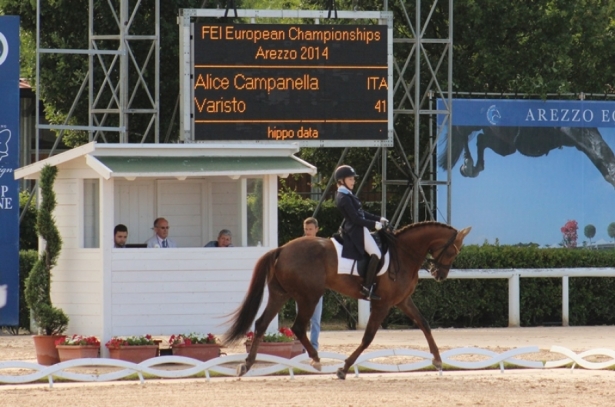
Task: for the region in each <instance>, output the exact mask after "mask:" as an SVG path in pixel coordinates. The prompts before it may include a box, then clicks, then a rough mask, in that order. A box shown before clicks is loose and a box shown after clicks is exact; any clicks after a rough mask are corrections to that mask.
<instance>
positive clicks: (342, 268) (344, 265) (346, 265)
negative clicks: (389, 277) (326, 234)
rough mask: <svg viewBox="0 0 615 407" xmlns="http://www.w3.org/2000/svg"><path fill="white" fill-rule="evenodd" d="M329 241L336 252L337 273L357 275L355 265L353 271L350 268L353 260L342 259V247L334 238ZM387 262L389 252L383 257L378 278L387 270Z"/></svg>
mask: <svg viewBox="0 0 615 407" xmlns="http://www.w3.org/2000/svg"><path fill="white" fill-rule="evenodd" d="M331 241H332V242H333V246H335V250H336V251H337V273H338V274H355V275H357V274H358V272H357V266H356V264H355V266H354V270H353V268H352V265H353V264H354V262H355V260H352V259H347V258H345V257H342V245H341V244H340V243H339V242H338V241H337V240H335V239H334V238H331ZM389 260H390V258H389V252H387V253H386V254H385V255H384V262H383V263H382V268H381V269H380V270H378V274H377V275H378V276H381V275H383V274H384V273H386V271H387V270H388V269H389Z"/></svg>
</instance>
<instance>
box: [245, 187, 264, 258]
mask: <svg viewBox="0 0 615 407" xmlns="http://www.w3.org/2000/svg"><path fill="white" fill-rule="evenodd" d="M247 202H248V228H249V229H248V231H249V232H248V246H256V245H257V244H258V242H262V241H263V180H262V179H252V180H248V196H247Z"/></svg>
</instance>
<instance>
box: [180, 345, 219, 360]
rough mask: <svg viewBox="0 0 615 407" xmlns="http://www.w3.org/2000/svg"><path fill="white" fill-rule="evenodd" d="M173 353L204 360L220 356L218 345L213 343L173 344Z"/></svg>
mask: <svg viewBox="0 0 615 407" xmlns="http://www.w3.org/2000/svg"><path fill="white" fill-rule="evenodd" d="M172 349H173V355H175V356H185V357H188V358H192V359H196V360H200V361H202V362H205V361H207V360H209V359H214V358H217V357H218V356H220V345H218V344H215V343H197V344H193V345H173V347H172Z"/></svg>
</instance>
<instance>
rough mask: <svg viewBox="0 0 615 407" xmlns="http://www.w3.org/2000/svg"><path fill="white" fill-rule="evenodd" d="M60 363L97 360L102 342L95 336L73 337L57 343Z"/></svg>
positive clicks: (62, 339) (67, 337)
mask: <svg viewBox="0 0 615 407" xmlns="http://www.w3.org/2000/svg"><path fill="white" fill-rule="evenodd" d="M56 349H57V350H58V354H59V355H60V362H64V361H66V360H71V359H82V358H97V357H98V355H99V352H100V341H99V340H98V338H97V337H95V336H83V335H73V336H66V337H64V338H61V339H58V340H57V341H56Z"/></svg>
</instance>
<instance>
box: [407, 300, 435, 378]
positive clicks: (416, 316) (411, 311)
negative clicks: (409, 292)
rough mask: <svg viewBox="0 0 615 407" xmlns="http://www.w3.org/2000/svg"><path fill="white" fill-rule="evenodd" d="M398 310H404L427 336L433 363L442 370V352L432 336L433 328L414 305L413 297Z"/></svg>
mask: <svg viewBox="0 0 615 407" xmlns="http://www.w3.org/2000/svg"><path fill="white" fill-rule="evenodd" d="M397 308H399V309H400V310H402V312H403V313H404V314H406V315H407V316H408V317H409V318H410V319H411V320H412V321H414V323H415V324H416V326H418V327H419V328H420V329H421V331H423V334H424V335H425V339H427V344H428V345H429V351H430V352H431V354H432V355H433V360H432V363H433V365H434V366H435V367H436V368H437V369H438V370H442V358H441V357H440V350H439V349H438V345H436V341H435V340H434V339H433V336H432V335H431V328H430V327H429V323H428V322H427V320H426V319H425V318H423V315H421V312H420V311H419V309H418V308H417V307H416V305H414V301H412V297H408V298H406V299H405V300H404V301H403V302H401V303H399V304H397Z"/></svg>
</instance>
